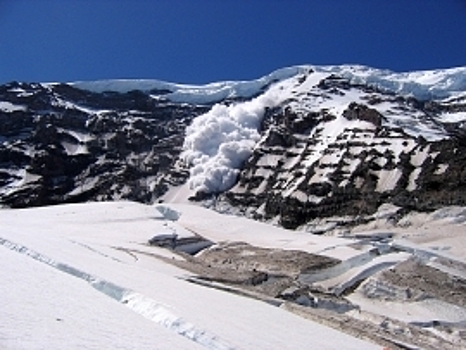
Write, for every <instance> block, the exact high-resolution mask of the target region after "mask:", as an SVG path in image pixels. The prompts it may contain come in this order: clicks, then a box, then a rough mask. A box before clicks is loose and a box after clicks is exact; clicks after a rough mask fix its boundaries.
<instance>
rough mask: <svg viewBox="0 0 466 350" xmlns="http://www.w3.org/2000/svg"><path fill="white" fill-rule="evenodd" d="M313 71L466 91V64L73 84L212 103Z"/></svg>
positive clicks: (400, 86)
mask: <svg viewBox="0 0 466 350" xmlns="http://www.w3.org/2000/svg"><path fill="white" fill-rule="evenodd" d="M309 70H313V71H315V72H321V73H330V74H335V75H338V76H341V77H344V78H347V79H349V80H350V81H351V82H352V83H357V84H367V85H371V86H375V87H377V88H379V89H382V90H386V91H391V92H395V93H399V94H403V95H411V96H413V97H416V98H418V99H431V98H433V99H443V98H448V97H455V96H457V95H460V94H464V92H465V90H466V67H456V68H449V69H436V70H425V71H413V72H401V73H398V72H392V71H390V70H382V69H376V68H371V67H367V66H361V65H333V66H316V65H301V66H292V67H287V68H282V69H279V70H276V71H274V72H272V73H270V74H268V75H266V76H263V77H261V78H259V79H255V80H249V81H223V82H216V83H210V84H206V85H185V84H176V83H170V82H165V81H160V80H145V79H118V80H99V81H78V82H73V83H70V85H72V86H74V87H76V88H79V89H83V90H89V91H93V92H104V91H115V92H121V93H124V92H128V91H131V90H140V91H146V92H149V91H151V90H168V91H170V92H169V93H167V94H166V95H165V97H167V98H169V99H170V100H172V101H174V102H187V103H212V102H215V101H219V100H222V99H225V98H232V97H251V96H254V95H257V94H258V93H260V92H261V91H262V90H263V89H264V88H265V87H267V86H268V85H269V84H270V83H272V82H274V81H280V80H284V79H287V78H290V77H292V76H295V75H298V74H301V73H303V72H306V71H309Z"/></svg>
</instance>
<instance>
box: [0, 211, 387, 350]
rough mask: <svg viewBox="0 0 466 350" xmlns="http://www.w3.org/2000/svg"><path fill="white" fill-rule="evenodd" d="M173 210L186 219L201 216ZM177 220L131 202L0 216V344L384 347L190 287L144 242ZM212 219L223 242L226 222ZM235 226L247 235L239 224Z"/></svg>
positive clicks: (181, 274)
mask: <svg viewBox="0 0 466 350" xmlns="http://www.w3.org/2000/svg"><path fill="white" fill-rule="evenodd" d="M170 210H175V211H176V212H179V213H181V218H183V217H184V221H183V222H184V223H187V222H189V218H190V217H191V218H193V219H195V216H196V215H197V213H198V212H197V211H195V212H190V210H191V207H189V206H177V207H175V208H172V209H170ZM196 210H197V209H196ZM161 212H163V213H164V214H162V213H161ZM173 215H174V213H173V212H171V211H169V210H167V209H166V208H165V209H164V208H163V207H159V208H158V210H157V208H156V207H154V206H146V205H142V204H135V203H129V202H113V203H86V204H72V205H60V206H53V207H44V208H34V209H24V210H10V209H3V210H0V221H1V222H2V225H1V226H0V239H1V240H0V263H1V265H2V269H1V270H0V278H1V280H2V284H1V285H0V291H1V294H2V300H3V307H2V308H0V318H1V319H2V320H7V322H2V323H1V325H0V347H1V348H2V349H45V348H46V349H71V348H82V349H103V348H119V349H134V348H135V347H137V348H138V349H174V348H176V349H198V348H199V349H201V348H207V349H297V348H316V349H317V348H318V349H335V348H345V349H379V348H380V346H377V345H374V344H371V343H368V342H366V341H362V340H360V339H357V338H354V337H352V336H349V335H346V334H343V333H341V332H339V331H337V330H334V329H331V328H328V327H326V326H323V325H320V324H318V323H315V322H313V321H310V320H307V319H304V318H301V317H299V316H297V315H294V314H292V313H289V312H287V311H286V310H284V309H281V308H278V307H275V306H272V305H270V304H267V303H264V302H261V301H258V300H253V299H249V298H246V297H242V296H238V295H234V294H231V293H227V292H224V291H220V290H217V289H210V288H206V287H203V286H199V285H195V284H192V283H189V282H187V281H186V280H185V278H184V277H185V276H186V275H187V274H188V273H187V272H186V271H183V270H180V269H178V268H176V267H174V266H172V265H170V264H167V263H166V262H164V261H163V260H162V258H155V257H154V255H155V256H159V257H165V258H166V257H169V256H170V253H169V252H168V251H165V250H162V249H161V248H157V247H152V246H148V245H147V240H148V239H150V238H151V237H153V236H154V235H156V234H158V233H161V234H162V233H163V232H166V225H167V224H169V225H171V226H172V227H173V228H174V229H176V230H178V227H179V226H178V225H179V224H178V223H177V222H173V221H171V220H168V219H167V218H175V217H176V216H173ZM203 215H204V216H206V215H207V216H208V212H204V214H203ZM180 220H181V219H179V221H180ZM219 220H220V221H219ZM210 221H211V223H212V224H214V225H216V227H217V230H216V231H217V233H216V235H218V237H219V238H221V237H222V233H221V231H218V228H219V227H222V225H223V220H222V217H217V216H213V217H211V218H210ZM236 229H237V231H238V232H243V234H244V235H245V236H247V231H248V230H249V228H248V226H247V224H245V223H244V222H241V221H239V222H237V227H236ZM279 235H281V236H282V237H286V236H287V231H285V230H283V231H282V233H281V234H277V236H279ZM256 237H258V236H256ZM263 239H264V240H265V238H263ZM308 239H309V241H310V242H311V241H313V240H314V239H315V238H314V237H311V236H309V237H308ZM275 244H280V242H279V241H276V243H275ZM282 244H284V243H282ZM348 249H349V248H348ZM173 257H174V256H173Z"/></svg>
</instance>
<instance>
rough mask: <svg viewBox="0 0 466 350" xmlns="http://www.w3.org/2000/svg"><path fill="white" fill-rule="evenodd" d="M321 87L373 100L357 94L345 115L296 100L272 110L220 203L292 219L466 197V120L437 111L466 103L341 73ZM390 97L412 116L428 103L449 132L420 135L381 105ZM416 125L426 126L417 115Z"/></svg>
mask: <svg viewBox="0 0 466 350" xmlns="http://www.w3.org/2000/svg"><path fill="white" fill-rule="evenodd" d="M319 87H320V88H323V89H324V91H325V93H327V94H328V91H329V90H330V89H333V91H334V94H335V95H341V93H342V91H343V93H348V91H352V93H353V94H358V96H363V98H361V99H365V100H366V101H367V103H361V102H351V103H349V104H348V105H347V107H346V109H345V110H343V111H342V113H341V116H340V117H339V116H338V115H336V114H335V115H333V114H332V113H330V112H329V111H328V110H327V109H320V110H319V109H315V108H314V109H313V110H311V111H308V112H307V113H299V112H293V111H292V109H291V108H290V107H289V106H287V105H284V106H283V107H282V108H276V109H274V110H269V111H267V113H266V117H265V119H264V122H263V130H262V135H263V136H262V139H261V141H260V142H259V145H258V146H257V147H256V148H255V149H254V152H253V154H252V155H251V157H250V158H249V159H248V161H247V162H246V164H245V166H244V168H243V170H242V172H241V174H240V177H239V180H238V183H237V185H236V186H235V187H233V188H232V189H231V190H230V191H228V192H226V193H225V194H223V195H222V196H220V198H219V201H220V203H222V202H223V201H227V202H228V203H230V204H231V205H233V206H235V207H240V208H243V211H244V213H246V214H248V215H250V216H252V217H254V218H257V219H265V220H271V219H273V218H278V221H279V222H280V224H281V225H283V226H284V227H287V228H296V227H298V226H300V225H302V224H305V223H306V222H309V221H310V220H313V219H315V218H322V217H333V216H345V215H347V216H353V217H359V216H364V215H370V214H372V213H374V212H375V211H376V210H377V208H378V207H379V206H380V205H381V204H383V203H393V204H395V205H398V206H400V207H403V208H405V209H406V210H418V211H430V210H435V209H438V208H440V207H442V206H445V205H466V148H465V138H464V125H462V124H461V123H456V124H453V123H443V124H442V123H440V122H438V121H436V120H435V119H434V118H433V117H432V116H435V115H438V114H440V113H443V112H445V111H448V110H452V109H454V110H455V111H458V110H462V111H465V110H466V106H464V105H461V104H459V105H456V106H452V105H450V106H445V105H441V104H439V103H436V102H432V101H431V102H423V101H417V100H415V99H413V98H408V99H405V98H402V97H399V96H394V95H392V94H384V93H381V92H373V91H369V93H370V96H367V93H368V91H367V89H366V88H363V87H360V86H352V85H351V84H349V83H348V82H345V81H344V80H341V79H340V80H339V79H336V78H335V77H331V78H329V79H326V80H324V81H322V82H321V83H320V84H319ZM382 103H391V104H392V105H393V106H394V107H392V110H394V109H395V108H396V109H398V110H400V111H402V114H401V115H402V117H405V116H404V114H406V115H416V114H418V115H419V114H421V113H422V114H423V117H422V118H425V120H423V121H422V122H423V123H432V124H434V123H435V125H434V127H436V128H442V130H446V132H447V133H448V134H449V136H448V137H445V138H439V139H438V140H430V141H427V140H426V139H424V138H423V137H422V136H413V135H411V134H409V133H407V132H406V131H405V128H402V127H398V126H397V125H393V123H392V124H391V123H389V122H387V120H388V118H389V117H390V113H393V112H392V110H390V111H388V112H387V115H383V114H382V113H380V112H379V111H378V110H377V109H376V108H375V107H376V106H377V105H379V104H382ZM413 106H414V107H413ZM430 119H432V121H431V120H430ZM342 125H343V126H342ZM409 127H412V129H413V130H416V128H418V127H419V126H418V124H416V121H415V120H414V122H413V124H412V126H411V125H410V126H409Z"/></svg>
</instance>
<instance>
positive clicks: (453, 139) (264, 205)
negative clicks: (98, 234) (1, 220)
mask: <svg viewBox="0 0 466 350" xmlns="http://www.w3.org/2000/svg"><path fill="white" fill-rule="evenodd" d="M0 110H1V112H0V118H1V126H0V128H1V129H0V142H1V143H0V202H1V203H2V204H4V205H6V206H12V207H25V206H37V205H45V204H54V203H63V202H81V201H86V200H90V199H92V200H116V199H132V200H137V201H142V202H146V203H148V202H149V203H150V202H155V201H157V200H159V199H160V198H161V197H162V196H163V195H164V194H165V193H166V192H167V190H170V191H171V192H173V191H177V188H179V186H180V185H182V184H183V183H186V182H187V185H185V186H184V188H183V189H182V191H181V192H180V193H182V196H184V197H190V198H197V199H206V198H211V197H212V196H214V198H215V205H216V206H217V207H218V208H223V209H225V208H226V207H232V208H230V209H229V210H230V211H231V210H234V211H237V212H238V211H239V212H242V213H244V214H247V215H249V216H252V217H255V218H259V219H266V220H271V219H275V220H277V221H278V222H280V223H281V224H282V225H284V226H286V227H298V226H300V225H303V224H306V223H309V222H310V221H312V220H313V219H315V218H321V217H332V216H335V215H353V216H357V215H365V214H372V213H373V212H375V210H376V209H377V207H379V206H380V205H381V204H383V203H387V202H390V203H393V204H396V205H398V206H401V207H405V208H408V209H417V210H435V209H438V208H440V207H441V206H443V205H447V204H448V205H454V204H456V205H464V202H465V198H466V192H465V191H466V186H465V183H464V181H465V178H466V176H465V158H464V154H465V152H464V148H465V144H466V141H465V140H466V68H464V67H459V68H452V69H445V70H433V71H423V72H411V73H393V72H390V71H383V70H377V69H373V68H369V67H363V66H297V67H289V68H284V69H281V70H278V71H276V72H273V73H271V74H269V75H267V76H265V77H262V78H260V79H257V80H252V81H237V82H235V81H232V82H219V83H212V84H207V85H203V86H193V85H181V84H173V83H167V82H161V81H156V80H110V81H96V82H75V83H69V84H64V83H47V84H28V83H17V82H13V83H10V84H6V85H3V86H1V87H0ZM171 197H173V195H171ZM178 197H179V196H178Z"/></svg>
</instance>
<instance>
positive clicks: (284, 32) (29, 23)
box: [0, 0, 466, 83]
mask: <svg viewBox="0 0 466 350" xmlns="http://www.w3.org/2000/svg"><path fill="white" fill-rule="evenodd" d="M344 63H358V64H365V65H369V66H373V67H377V68H388V69H391V70H395V71H407V70H417V69H433V68H446V67H453V66H464V65H466V0H353V1H351V0H147V1H144V0H0V83H5V82H8V81H12V80H19V81H41V82H47V81H74V80H96V79H110V78H146V79H161V80H168V81H173V82H180V83H206V82H211V81H218V80H231V79H253V78H257V77H260V76H262V75H264V74H267V73H269V72H271V71H273V70H275V69H277V68H281V67H285V66H291V65H296V64H344Z"/></svg>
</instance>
